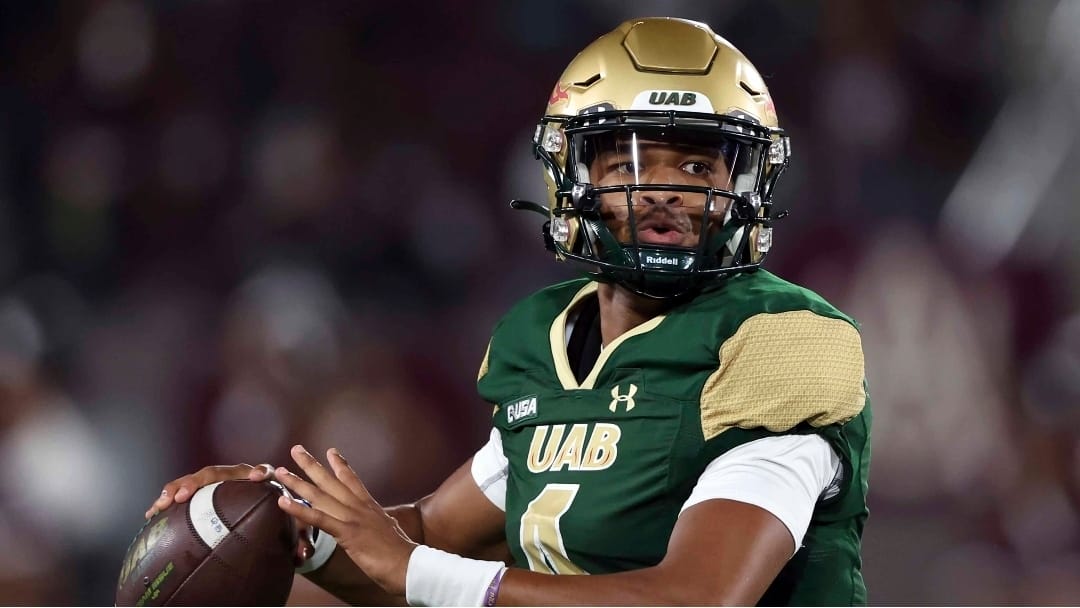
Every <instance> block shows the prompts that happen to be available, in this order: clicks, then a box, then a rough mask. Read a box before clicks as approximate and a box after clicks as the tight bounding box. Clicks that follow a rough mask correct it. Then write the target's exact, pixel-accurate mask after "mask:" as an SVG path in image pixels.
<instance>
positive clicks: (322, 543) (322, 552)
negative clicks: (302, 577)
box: [296, 530, 337, 574]
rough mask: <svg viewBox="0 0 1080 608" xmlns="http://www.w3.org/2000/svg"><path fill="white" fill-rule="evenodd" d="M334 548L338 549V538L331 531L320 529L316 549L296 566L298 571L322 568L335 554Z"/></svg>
mask: <svg viewBox="0 0 1080 608" xmlns="http://www.w3.org/2000/svg"><path fill="white" fill-rule="evenodd" d="M334 549H337V539H336V538H334V537H333V536H331V535H330V533H329V532H324V531H322V530H319V535H318V536H317V537H316V538H315V551H314V552H313V553H312V554H311V557H309V558H307V559H306V560H304V563H302V564H300V565H299V566H297V567H296V573H297V574H307V573H308V572H313V571H315V570H318V569H319V568H322V567H323V566H325V565H326V562H327V561H329V560H330V556H331V555H333V554H334Z"/></svg>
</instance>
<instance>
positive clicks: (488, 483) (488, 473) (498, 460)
mask: <svg viewBox="0 0 1080 608" xmlns="http://www.w3.org/2000/svg"><path fill="white" fill-rule="evenodd" d="M509 465H510V463H509V461H507V460H506V455H505V454H503V447H502V437H501V436H500V435H499V429H491V437H490V438H489V439H488V442H487V443H485V444H484V447H482V448H480V450H479V451H477V452H476V454H475V455H474V456H473V459H472V469H471V470H472V476H473V479H474V480H475V481H476V485H477V486H479V487H480V491H481V492H483V493H484V496H487V497H488V500H490V501H491V502H492V503H494V504H495V506H496V507H499V510H500V511H506V471H507V469H508V467H509Z"/></svg>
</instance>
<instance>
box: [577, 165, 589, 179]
mask: <svg viewBox="0 0 1080 608" xmlns="http://www.w3.org/2000/svg"><path fill="white" fill-rule="evenodd" d="M577 181H578V183H579V184H588V183H591V182H590V180H589V167H587V166H586V165H585V163H578V164H577Z"/></svg>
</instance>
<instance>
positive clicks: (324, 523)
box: [278, 482, 345, 536]
mask: <svg viewBox="0 0 1080 608" xmlns="http://www.w3.org/2000/svg"><path fill="white" fill-rule="evenodd" d="M283 483H284V482H283ZM278 506H279V507H281V510H282V511H285V512H286V513H288V514H289V515H292V516H293V517H295V518H296V519H299V520H300V521H302V522H304V523H305V524H308V525H309V526H314V527H316V528H318V529H320V530H322V531H323V532H324V533H329V534H330V535H331V536H339V535H341V534H342V532H344V531H345V526H344V524H343V523H342V521H341V520H339V519H337V518H336V517H333V516H331V515H329V514H328V513H326V512H325V511H323V510H321V509H316V508H311V507H308V506H306V505H304V504H302V503H300V502H299V501H297V500H295V499H291V498H288V497H286V496H282V497H280V498H278Z"/></svg>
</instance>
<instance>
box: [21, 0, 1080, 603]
mask: <svg viewBox="0 0 1080 608" xmlns="http://www.w3.org/2000/svg"><path fill="white" fill-rule="evenodd" d="M656 14H667V15H672V16H682V17H688V18H693V19H698V20H702V21H706V22H708V23H710V24H711V25H712V27H713V29H715V30H716V31H717V32H720V33H721V34H722V35H724V36H725V37H727V38H728V39H729V40H730V41H732V42H733V43H734V44H735V45H736V46H738V47H739V48H740V49H741V50H743V51H744V52H745V53H746V54H747V55H748V56H749V57H750V58H751V59H752V61H753V62H754V63H755V64H756V65H757V67H758V68H759V69H760V70H761V72H762V73H763V74H765V75H766V77H767V82H768V84H769V87H770V89H771V91H772V93H773V96H774V98H775V100H776V105H777V108H778V111H779V114H780V120H781V124H782V125H783V126H784V127H786V128H787V129H788V131H789V132H790V133H791V135H792V139H793V145H794V150H795V158H794V165H793V167H792V169H791V170H790V171H789V173H788V174H787V175H786V176H785V178H784V180H783V181H782V182H781V184H780V186H779V190H778V195H777V205H778V206H779V207H780V208H788V209H790V211H791V215H790V217H789V218H787V219H785V220H783V222H782V223H780V224H778V227H777V230H776V246H775V247H774V253H773V254H771V257H770V260H769V264H768V266H769V268H770V269H771V270H773V271H774V272H777V273H778V274H781V275H782V276H784V277H786V278H789V279H792V280H795V281H798V282H801V283H803V284H805V285H807V286H808V287H810V288H811V289H814V290H815V291H818V292H819V293H821V294H823V295H824V296H826V297H827V298H829V299H830V300H832V301H833V302H834V303H836V304H837V305H838V306H839V307H841V308H842V309H844V310H845V311H847V312H849V313H851V314H852V315H853V316H854V317H855V318H856V319H858V320H859V321H860V322H861V323H862V326H863V336H864V346H865V350H866V355H867V366H868V374H869V381H870V389H871V395H872V398H873V402H874V409H875V421H874V430H873V445H874V459H873V465H872V470H871V518H870V520H869V523H868V527H867V530H866V535H865V551H864V558H865V572H866V576H867V581H868V585H869V588H870V599H871V602H872V603H874V604H925V603H931V604H1015V603H1025V604H1062V603H1064V604H1076V603H1078V602H1080V577H1078V576H1077V573H1078V572H1080V239H1078V238H1077V237H1076V235H1075V233H1074V230H1075V226H1077V225H1078V224H1080V205H1078V204H1077V199H1078V198H1080V172H1076V171H1075V170H1073V169H1072V168H1073V167H1074V166H1076V164H1077V163H1080V2H1077V1H1076V0H985V1H977V0H907V1H899V0H895V1H888V2H861V1H859V0H818V1H798V2H796V1H788V0H725V1H722V2H710V3H701V2H692V1H690V0H682V1H672V2H659V1H649V0H618V1H615V0H592V1H585V0H553V1H550V2H535V1H522V2H501V1H497V0H476V1H474V2H468V3H459V2H449V1H447V2H432V3H423V2H415V3H414V2H394V3H381V2H369V1H366V0H360V1H346V0H340V1H336V0H318V1H312V2H292V3H286V2H273V1H263V0H258V1H256V0H246V1H238V2H218V1H213V0H191V1H189V2H178V1H174V0H145V1H139V0H88V1H85V2H63V3H61V2H57V1H51V2H50V1H40V2H39V1H34V2H19V3H5V4H4V5H3V6H2V7H0V49H2V56H3V57H4V60H3V61H2V62H0V462H3V467H2V468H0V546H3V547H5V551H3V552H0V603H3V604H39V605H41V604H111V603H112V601H113V590H114V585H115V582H116V575H117V573H118V572H119V567H120V562H121V559H122V557H123V554H124V551H125V549H126V546H127V543H128V542H129V541H130V539H131V538H132V536H133V535H134V534H135V532H136V531H137V530H138V528H139V526H140V525H141V522H142V514H143V511H144V510H145V509H146V508H147V506H148V505H149V503H150V502H151V501H152V500H153V499H154V498H155V497H156V495H157V494H158V492H159V491H160V488H161V485H162V484H163V483H164V482H166V481H168V480H170V479H172V478H174V477H177V476H179V475H181V474H184V473H187V472H191V471H194V470H196V469H198V468H200V467H202V466H205V465H209V464H225V463H234V462H249V463H256V462H275V463H287V462H288V457H287V452H288V448H289V446H291V445H293V444H295V443H304V444H305V445H306V446H308V447H309V448H310V449H312V451H313V452H314V451H316V450H319V451H321V450H324V449H325V448H328V447H331V446H336V447H339V448H340V449H341V450H342V451H343V452H344V453H345V454H346V455H347V456H349V458H350V460H351V461H352V462H353V463H354V464H355V465H356V467H357V468H358V469H359V472H360V473H361V476H362V478H364V479H365V480H366V481H367V483H368V485H369V487H370V488H371V489H372V491H373V494H374V495H375V497H376V498H377V499H379V500H381V501H383V502H384V503H393V502H400V501H405V500H409V499H414V498H417V497H419V496H421V495H423V494H424V493H426V492H428V491H430V490H432V489H433V488H434V487H435V485H436V484H437V483H438V482H439V481H441V479H443V478H444V477H445V476H446V475H447V474H448V473H450V472H451V471H452V470H453V469H454V468H455V467H456V466H458V465H459V464H460V463H461V462H463V461H464V460H465V459H466V458H468V457H469V456H470V455H471V454H472V452H473V450H475V449H476V448H477V447H479V445H481V443H482V442H483V441H484V440H485V438H486V435H487V430H488V428H489V427H488V425H489V424H490V422H489V416H490V412H491V409H490V406H489V405H486V404H484V403H482V402H480V400H479V398H478V397H476V395H475V391H474V385H473V382H474V380H475V377H476V370H477V368H478V365H479V363H480V360H481V358H482V356H483V353H484V348H485V346H486V344H487V339H488V336H489V332H490V330H491V328H492V327H493V326H494V324H495V322H496V321H497V320H498V318H499V317H500V315H501V314H502V313H503V312H504V311H505V310H506V309H507V307H508V306H509V305H510V304H511V303H512V302H513V301H515V300H516V299H517V298H520V297H522V296H524V295H526V294H528V293H530V292H531V291H533V290H535V289H538V288H540V287H542V286H543V285H546V284H548V283H551V282H554V281H556V280H561V279H564V278H570V277H573V276H576V274H577V270H575V269H574V268H572V267H568V266H565V265H558V264H555V263H554V262H552V261H551V260H550V259H549V256H548V254H547V253H546V252H545V251H544V250H543V246H542V243H541V240H540V232H539V231H540V225H539V224H540V223H541V221H542V220H540V218H539V217H536V216H532V215H528V214H526V215H524V216H523V215H522V214H519V213H517V212H513V211H511V210H510V209H509V207H508V205H507V202H508V201H509V199H510V198H512V197H515V198H531V199H532V200H543V196H544V190H543V181H542V179H541V173H540V165H539V163H538V162H537V161H535V160H534V159H533V158H532V155H531V151H530V147H529V145H530V137H531V134H532V129H533V126H534V125H535V123H536V121H537V119H538V118H539V116H540V114H541V113H542V111H543V109H544V105H545V101H546V99H547V96H548V93H549V92H550V89H551V86H552V85H553V83H554V82H555V80H556V79H557V77H558V75H559V74H560V72H561V70H562V68H563V67H564V66H565V64H566V63H568V62H569V60H570V59H571V58H572V56H573V54H574V53H576V52H577V51H578V50H580V49H581V48H582V47H584V46H585V45H586V44H587V43H588V42H590V41H592V40H593V39H594V38H596V37H597V36H599V35H600V34H602V33H604V32H606V31H609V30H610V29H612V28H613V27H614V26H615V25H617V24H618V23H619V22H621V21H622V20H624V19H626V18H630V17H634V16H647V15H656ZM326 601H329V600H328V599H327V598H326V597H325V596H320V595H319V594H318V593H316V592H314V591H312V590H311V589H309V588H306V587H301V588H300V589H298V590H297V593H296V594H295V596H294V602H296V603H308V602H316V603H317V602H326Z"/></svg>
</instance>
